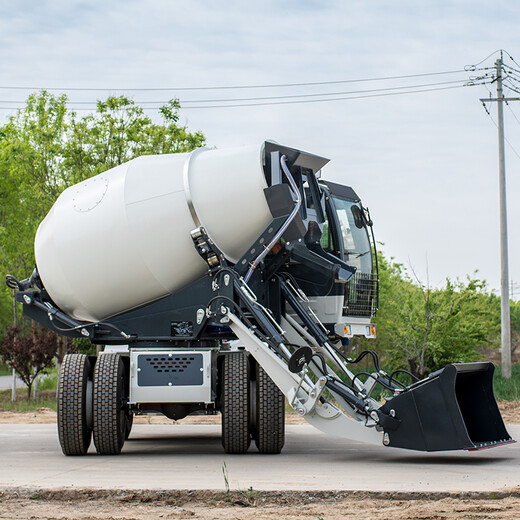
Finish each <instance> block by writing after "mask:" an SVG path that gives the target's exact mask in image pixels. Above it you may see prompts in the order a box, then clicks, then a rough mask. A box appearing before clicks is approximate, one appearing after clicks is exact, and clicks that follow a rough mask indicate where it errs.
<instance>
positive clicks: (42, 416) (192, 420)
mask: <svg viewBox="0 0 520 520" xmlns="http://www.w3.org/2000/svg"><path fill="white" fill-rule="evenodd" d="M498 406H499V408H500V412H501V413H502V417H503V419H504V422H505V423H510V424H520V401H513V402H508V401H501V402H499V403H498ZM55 422H56V412H55V411H54V410H51V409H50V408H38V409H37V410H34V411H32V412H17V411H8V410H0V424H7V423H9V424H27V423H34V424H52V423H55ZM174 422H178V423H180V424H220V415H200V416H197V415H195V416H189V417H186V418H185V419H182V420H180V421H172V420H171V419H168V418H167V417H164V416H163V415H155V416H150V415H143V416H140V417H139V416H137V417H135V418H134V424H172V423H174ZM285 423H286V424H305V423H306V421H305V419H303V418H302V417H300V416H299V415H296V414H294V413H288V414H286V416H285ZM1 518H2V517H1V516H0V519H1Z"/></svg>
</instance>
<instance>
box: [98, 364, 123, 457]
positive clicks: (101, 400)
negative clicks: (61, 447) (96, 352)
mask: <svg viewBox="0 0 520 520" xmlns="http://www.w3.org/2000/svg"><path fill="white" fill-rule="evenodd" d="M125 394H126V378H125V367H124V364H123V360H122V359H121V356H120V355H119V354H101V355H100V356H99V358H98V360H97V362H96V367H95V369H94V399H93V404H94V406H93V417H94V444H95V445H96V450H97V452H98V453H99V454H100V455H117V454H118V453H120V452H121V449H122V447H123V444H124V443H125V436H126V423H127V410H126V406H125V401H124V400H125V397H126V395H125Z"/></svg>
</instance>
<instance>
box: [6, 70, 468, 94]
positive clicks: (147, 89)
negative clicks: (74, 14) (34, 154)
mask: <svg viewBox="0 0 520 520" xmlns="http://www.w3.org/2000/svg"><path fill="white" fill-rule="evenodd" d="M460 72H466V71H465V70H464V69H458V70H447V71H442V72H425V73H421V74H406V75H402V76H382V77H375V78H360V79H345V80H336V81H311V82H305V83H271V84H259V85H228V86H226V85H218V86H207V87H145V88H101V87H25V86H5V85H4V86H0V89H1V90H49V91H56V90H58V91H61V92H68V91H75V92H77V91H84V92H92V91H98V92H101V91H102V92H113V91H125V92H152V91H181V90H182V91H188V90H234V89H253V88H280V87H307V86H316V85H339V84H343V83H362V82H367V81H387V80H388V81H389V80H394V79H406V78H421V77H425V76H441V75H444V74H458V73H460Z"/></svg>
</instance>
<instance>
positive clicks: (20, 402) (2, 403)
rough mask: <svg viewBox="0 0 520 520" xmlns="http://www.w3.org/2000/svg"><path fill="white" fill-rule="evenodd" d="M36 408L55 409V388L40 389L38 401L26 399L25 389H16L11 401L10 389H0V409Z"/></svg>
mask: <svg viewBox="0 0 520 520" xmlns="http://www.w3.org/2000/svg"><path fill="white" fill-rule="evenodd" d="M37 408H51V409H52V410H56V390H40V398H39V399H38V401H35V400H34V399H31V400H30V401H27V389H26V388H25V387H24V388H17V389H16V401H14V402H13V401H11V390H0V410H9V411H18V412H31V411H33V410H36V409H37Z"/></svg>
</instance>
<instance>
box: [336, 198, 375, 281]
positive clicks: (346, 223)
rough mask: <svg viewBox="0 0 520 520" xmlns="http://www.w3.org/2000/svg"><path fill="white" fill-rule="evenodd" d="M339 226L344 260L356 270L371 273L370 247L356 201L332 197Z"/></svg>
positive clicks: (361, 211)
mask: <svg viewBox="0 0 520 520" xmlns="http://www.w3.org/2000/svg"><path fill="white" fill-rule="evenodd" d="M332 199H333V201H334V206H335V207H336V214H337V215H338V221H339V226H340V236H341V238H342V239H343V247H344V248H345V261H346V262H347V263H348V264H349V265H352V266H353V267H356V268H357V270H358V272H361V273H366V274H372V248H371V246H370V240H369V238H368V232H367V228H366V224H365V218H364V215H363V209H362V208H361V207H360V205H359V204H358V203H356V202H352V201H348V200H345V199H341V198H339V197H335V196H333V197H332Z"/></svg>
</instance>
